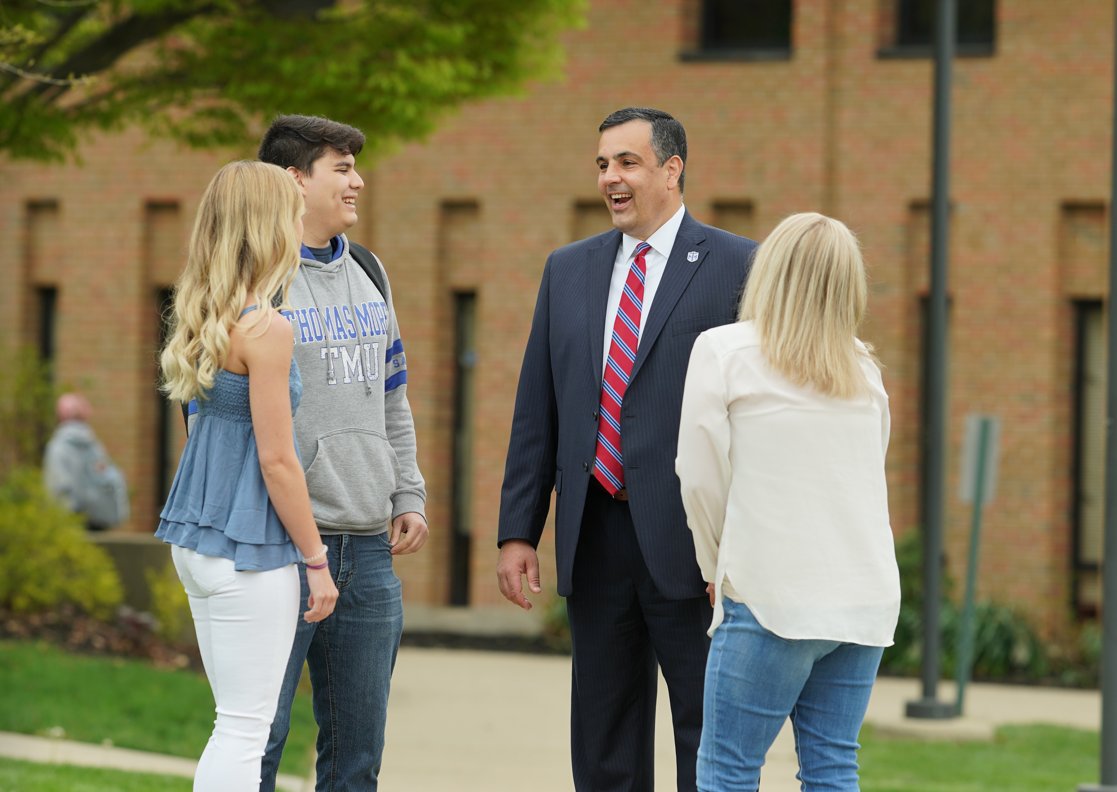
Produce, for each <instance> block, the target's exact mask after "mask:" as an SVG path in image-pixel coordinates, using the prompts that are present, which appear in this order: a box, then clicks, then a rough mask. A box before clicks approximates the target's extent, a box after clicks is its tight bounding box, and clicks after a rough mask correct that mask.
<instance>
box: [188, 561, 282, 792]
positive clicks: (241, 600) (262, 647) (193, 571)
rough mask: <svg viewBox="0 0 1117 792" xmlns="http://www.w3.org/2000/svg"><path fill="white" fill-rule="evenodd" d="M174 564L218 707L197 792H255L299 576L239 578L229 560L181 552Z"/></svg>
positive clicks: (201, 762)
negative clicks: (184, 591) (191, 615)
mask: <svg viewBox="0 0 1117 792" xmlns="http://www.w3.org/2000/svg"><path fill="white" fill-rule="evenodd" d="M171 558H172V560H173V561H174V565H175V569H176V570H177V571H178V577H179V579H180V580H181V581H182V585H183V587H184V588H185V589H186V594H187V596H188V597H189V599H190V612H191V613H192V614H193V616H194V629H195V631H196V632H197V634H198V648H199V649H200V650H201V654H202V664H203V665H204V666H205V669H206V676H207V677H208V678H209V684H210V687H211V688H212V689H213V700H214V703H215V704H216V708H217V719H216V720H215V721H214V724H213V734H212V735H211V736H210V738H209V743H208V744H207V745H206V749H205V751H204V752H203V753H202V758H201V759H199V760H198V770H197V773H196V775H195V776H194V792H257V790H258V789H259V788H260V759H261V757H262V756H263V755H264V747H265V746H266V745H267V741H268V732H269V730H270V729H271V722H272V719H273V718H274V717H275V708H276V703H277V702H278V700H279V688H280V686H281V685H282V684H283V674H284V672H285V671H286V669H287V658H288V656H289V655H290V654H291V644H292V643H293V642H294V639H295V625H296V623H297V621H298V617H299V573H298V569H297V568H296V567H295V565H294V564H290V565H288V566H285V567H282V568H280V569H272V570H269V571H267V572H237V571H236V570H235V569H233V562H232V561H230V560H229V559H227V558H215V557H213V556H204V555H199V554H198V553H196V552H194V551H193V550H188V549H186V548H184V547H178V546H177V545H176V546H172V547H171Z"/></svg>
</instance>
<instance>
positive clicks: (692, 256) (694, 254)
mask: <svg viewBox="0 0 1117 792" xmlns="http://www.w3.org/2000/svg"><path fill="white" fill-rule="evenodd" d="M686 260H687V261H689V262H690V263H691V264H693V263H694V262H696V261H698V251H697V250H692V251H690V252H689V253H687V254H686Z"/></svg>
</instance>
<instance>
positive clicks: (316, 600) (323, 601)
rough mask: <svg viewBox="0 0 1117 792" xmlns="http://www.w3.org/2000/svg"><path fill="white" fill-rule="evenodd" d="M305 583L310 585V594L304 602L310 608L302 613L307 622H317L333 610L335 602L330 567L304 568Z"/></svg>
mask: <svg viewBox="0 0 1117 792" xmlns="http://www.w3.org/2000/svg"><path fill="white" fill-rule="evenodd" d="M306 583H307V585H308V586H309V587H310V596H309V597H307V598H306V604H307V606H308V607H309V608H310V610H308V611H307V612H306V613H304V614H303V618H304V619H306V621H307V622H310V623H313V622H319V621H322V619H324V618H326V617H327V616H329V615H330V614H331V613H333V612H334V605H336V604H337V586H335V585H334V579H333V577H331V575H330V568H329V567H324V568H322V569H310V568H309V567H308V568H307V570H306Z"/></svg>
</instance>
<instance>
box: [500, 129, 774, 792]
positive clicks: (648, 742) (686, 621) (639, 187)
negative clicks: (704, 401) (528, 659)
mask: <svg viewBox="0 0 1117 792" xmlns="http://www.w3.org/2000/svg"><path fill="white" fill-rule="evenodd" d="M598 131H599V132H600V133H601V138H600V142H599V145H598V153H597V167H598V177H597V185H598V189H599V191H600V192H601V195H602V197H603V198H604V200H605V204H606V206H608V207H609V212H610V214H611V215H612V218H613V225H614V227H615V228H614V230H612V231H608V232H606V233H604V234H600V235H598V236H595V237H590V238H589V239H584V240H582V241H580V242H575V243H574V244H571V245H567V246H566V247H564V248H560V249H559V250H556V251H554V252H553V253H552V254H551V255H550V257H549V258H548V260H547V265H546V267H545V269H544V271H543V279H542V283H541V285H540V289H539V298H538V301H537V303H536V307H535V316H534V318H533V320H532V327H531V335H530V337H529V339H528V343H527V349H526V351H525V353H524V362H523V368H522V369H521V372H520V383H519V389H518V392H517V396H516V408H515V414H514V416H513V419H512V434H511V440H510V442H509V448H508V458H507V462H506V468H505V473H504V486H503V489H502V493H501V503H500V528H499V535H498V544H499V546H500V561H499V562H498V566H497V578H498V580H499V583H500V590H501V592H502V593H503V594H504V596H505V597H506V598H507V599H509V600H511V601H512V602H514V603H516V604H517V605H519V606H520V607H522V608H525V609H529V608H531V603H530V601H529V600H528V599H527V597H526V596H525V592H524V589H523V578H524V577H526V578H527V583H528V588H529V589H530V591H532V592H534V593H539V592H540V591H541V587H540V580H539V562H538V558H537V556H536V550H535V548H536V547H537V546H538V544H539V540H540V537H541V534H542V532H543V526H544V522H545V520H546V517H547V511H548V509H549V506H550V497H551V496H550V493H551V489H552V488H553V489H554V491H555V493H556V498H557V499H556V515H555V544H556V560H557V566H558V593H559V594H560V595H562V596H564V597H566V608H567V614H568V616H569V619H570V630H571V637H572V639H573V668H572V683H571V686H572V690H571V727H570V728H571V761H572V766H573V774H574V785H575V788H576V789H577V790H579V792H612V791H613V790H617V791H618V792H619V791H620V790H625V791H626V792H652V790H653V789H654V779H653V768H654V747H653V742H654V735H655V700H656V689H657V682H658V679H657V673H656V670H657V667H659V668H661V669H662V670H663V676H664V679H665V680H666V682H667V688H668V692H669V694H670V699H671V715H672V721H673V724H674V731H675V758H676V763H677V769H678V778H677V781H678V789H679V790H693V789H695V780H694V777H695V761H696V755H697V750H698V741H699V737H700V735H701V729H702V687H703V678H704V674H705V664H706V652H707V648H708V646H709V639H708V638H707V637H706V630H707V628H708V627H709V625H710V620H711V617H712V611H711V607H710V602H709V599H708V596H707V594H706V593H705V583H704V582H703V580H702V576H701V574H700V573H699V570H698V565H697V562H696V561H695V553H694V545H693V541H692V539H691V534H690V531H689V530H688V528H687V522H686V514H685V513H684V511H683V504H682V500H681V498H680V495H679V480H678V478H676V476H675V471H674V464H675V451H676V446H677V444H678V431H679V409H680V405H681V402H682V394H683V381H684V379H685V375H686V368H687V363H688V361H689V359H690V349H691V346H692V344H693V343H694V339H695V337H696V336H697V335H698V334H699V333H700V332H702V331H703V330H706V329H707V328H710V327H714V326H717V325H722V324H727V323H729V322H732V321H734V320H735V319H736V312H737V303H738V299H739V297H740V293H741V288H742V285H743V282H744V279H745V275H746V272H747V270H748V266H749V262H750V260H751V257H752V254H753V250H754V249H755V247H756V245H755V243H753V242H752V241H750V240H747V239H744V238H743V237H738V236H735V235H733V234H730V233H727V232H725V231H721V230H719V229H716V228H711V227H710V226H706V225H703V224H701V223H699V222H697V221H696V220H694V219H693V218H692V217H691V216H690V214H689V213H688V212H687V211H686V209H685V207H684V206H683V176H684V169H685V167H686V155H687V151H686V132H685V130H684V129H683V126H682V124H680V123H679V122H678V121H676V120H675V119H674V118H672V117H671V116H670V115H668V114H667V113H664V112H662V111H659V110H652V109H648V108H626V109H624V110H618V111H617V112H615V113H612V114H611V115H609V116H608V117H607V118H606V119H605V121H603V122H602V124H601V126H600V127H599V130H598ZM641 243H647V244H641ZM649 245H650V247H648V246H649ZM638 260H639V261H638ZM637 269H639V275H638V276H637V280H632V278H633V277H634V275H633V274H632V273H633V272H634V271H635V270H637ZM633 286H635V289H633V288H632V287H633ZM618 313H621V314H623V317H622V319H623V322H618V321H617V315H618ZM622 324H626V325H627V327H628V328H630V329H631V330H632V332H633V336H632V337H631V339H632V340H636V341H637V343H636V348H635V350H631V351H630V352H629V353H628V354H629V355H630V358H629V360H627V361H622V363H621V364H620V365H618V363H617V362H616V358H617V357H619V356H617V355H615V354H614V353H615V352H617V351H618V350H620V351H623V350H625V349H628V347H629V346H631V344H630V343H628V342H626V340H625V339H626V337H627V333H628V330H626V329H625V328H624V327H622V326H621V325H622ZM637 325H638V326H639V330H638V333H637V332H636V327H637ZM633 358H634V359H633ZM609 369H612V371H611V372H610V371H609ZM603 372H604V374H603ZM603 376H604V379H605V382H604V383H603ZM610 381H611V382H612V383H613V384H617V383H623V385H622V386H621V387H620V388H614V387H612V386H610V384H609V383H610ZM618 391H620V393H619V394H618ZM603 398H604V399H606V401H604V402H603ZM610 398H612V399H613V400H614V402H613V403H612V404H610V403H609V402H608V401H607V400H608V399H610ZM617 433H619V435H620V437H619V448H617V445H618V443H617V442H616V441H617V437H616V434H617ZM606 451H607V453H605V452H606Z"/></svg>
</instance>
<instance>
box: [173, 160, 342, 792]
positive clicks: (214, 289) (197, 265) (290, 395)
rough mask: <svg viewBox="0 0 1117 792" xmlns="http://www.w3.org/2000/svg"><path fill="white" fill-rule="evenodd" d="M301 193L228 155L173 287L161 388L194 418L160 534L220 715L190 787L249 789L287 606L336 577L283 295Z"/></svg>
mask: <svg viewBox="0 0 1117 792" xmlns="http://www.w3.org/2000/svg"><path fill="white" fill-rule="evenodd" d="M303 211H304V208H303V198H302V195H301V192H300V190H299V189H298V187H297V185H296V184H295V182H294V180H293V179H292V178H291V177H290V176H289V175H288V174H287V173H286V172H285V171H283V170H282V169H281V168H278V167H276V166H274V165H268V164H265V163H262V162H251V161H242V162H232V163H229V164H228V165H226V166H225V167H223V168H222V169H221V170H220V171H218V173H217V175H216V176H214V178H213V180H212V181H211V182H210V184H209V186H208V187H207V188H206V190H205V193H204V194H203V195H202V200H201V203H200V205H199V207H198V214H197V218H196V219H195V223H194V230H193V234H192V236H191V239H190V247H189V252H188V255H187V262H186V269H185V270H184V272H183V273H182V276H181V277H180V278H179V280H178V283H177V284H176V285H175V298H174V308H173V315H172V317H171V322H172V332H171V335H170V340H169V341H168V342H167V345H166V347H165V348H164V350H163V353H162V356H161V364H162V371H163V390H164V391H165V392H166V393H167V394H168V395H169V396H170V398H172V399H175V400H178V401H181V402H183V403H186V402H189V401H191V400H195V401H196V403H197V404H198V416H197V420H196V421H195V423H194V425H193V427H192V430H191V432H190V436H189V438H188V439H187V442H186V447H185V449H184V450H183V454H182V458H181V460H180V461H179V466H178V471H177V472H176V474H175V479H174V483H173V484H172V486H171V491H170V495H169V496H168V498H167V503H166V505H165V506H164V507H163V510H162V512H161V513H160V521H159V528H158V530H157V531H156V534H155V535H156V536H157V537H159V538H160V539H162V540H163V541H164V542H167V543H169V544H171V545H172V547H171V556H172V559H173V561H174V564H175V568H176V570H177V571H178V575H179V578H180V579H181V580H182V584H183V586H184V588H185V589H186V593H187V595H188V597H189V600H190V610H191V613H192V615H193V617H194V627H195V630H196V632H197V636H198V647H199V649H200V651H201V655H202V662H203V664H204V665H205V670H206V675H207V677H208V678H209V682H210V687H211V688H212V689H213V695H214V702H215V705H216V712H217V718H216V721H215V723H214V728H213V734H212V736H211V737H210V739H209V743H208V745H207V746H206V748H205V751H204V752H203V754H202V757H201V759H200V760H199V762H198V769H197V774H196V775H195V779H194V789H195V790H198V791H199V792H200V790H214V789H221V790H227V791H228V792H239V791H240V790H244V791H245V792H248V790H257V789H258V788H259V783H260V760H261V757H262V756H263V753H264V747H265V744H266V742H267V738H268V731H269V729H270V726H271V722H272V718H273V717H274V715H275V709H276V702H277V701H278V697H279V688H280V685H281V683H282V681H283V675H284V671H285V669H286V665H287V657H288V655H289V654H290V651H291V645H292V642H293V640H294V635H295V625H296V622H297V619H298V613H299V575H298V570H297V568H296V566H295V564H296V563H297V562H298V561H299V560H300V559H301V560H302V561H303V562H304V563H305V564H306V567H307V581H308V583H309V586H310V597H309V600H308V602H307V606H308V610H307V611H306V613H305V614H304V616H303V618H305V619H306V620H307V621H310V622H313V621H320V620H322V619H324V618H326V617H327V616H328V615H329V614H330V613H331V612H332V611H333V607H334V602H335V600H336V599H337V588H336V587H335V585H334V582H333V579H332V577H331V575H330V570H329V566H328V564H327V562H326V549H325V547H323V545H322V541H321V538H320V536H319V533H318V529H317V526H316V525H315V522H314V518H313V516H312V514H311V510H310V499H309V496H308V495H307V489H306V481H305V479H304V477H303V469H302V465H301V463H300V461H299V458H298V454H297V452H296V450H295V442H294V434H293V429H292V416H293V414H294V411H295V409H296V408H297V407H298V401H299V398H300V396H301V394H302V382H301V380H300V378H299V372H298V369H297V367H296V366H295V365H294V363H293V361H292V346H293V335H292V330H291V325H290V323H289V322H288V321H286V319H285V318H284V317H283V316H282V315H281V314H280V313H279V312H278V311H277V310H276V309H275V308H273V307H272V298H273V297H274V296H275V295H279V296H280V301H281V302H282V303H285V302H286V294H287V287H288V285H289V284H290V282H291V278H292V276H293V275H294V273H295V270H296V267H297V266H298V261H299V255H298V254H299V244H300V239H301V237H302V230H303V229H302V214H303Z"/></svg>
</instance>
